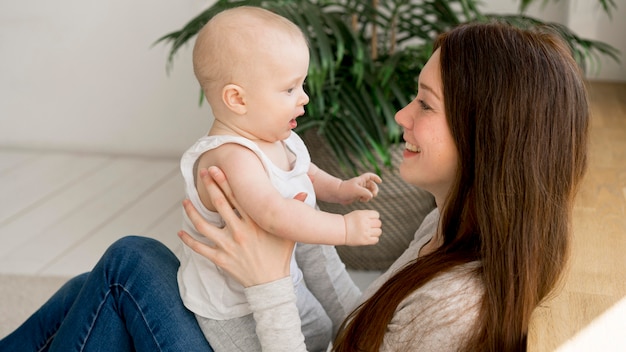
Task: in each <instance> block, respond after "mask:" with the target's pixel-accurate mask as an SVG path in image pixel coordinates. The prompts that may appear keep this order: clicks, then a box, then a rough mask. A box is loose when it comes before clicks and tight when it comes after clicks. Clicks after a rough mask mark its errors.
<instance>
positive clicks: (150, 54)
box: [0, 0, 626, 157]
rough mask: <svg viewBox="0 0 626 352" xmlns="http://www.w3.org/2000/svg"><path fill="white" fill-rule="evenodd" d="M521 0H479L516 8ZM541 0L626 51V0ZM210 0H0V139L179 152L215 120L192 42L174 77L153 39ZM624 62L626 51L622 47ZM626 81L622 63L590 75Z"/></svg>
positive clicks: (496, 7) (489, 7)
mask: <svg viewBox="0 0 626 352" xmlns="http://www.w3.org/2000/svg"><path fill="white" fill-rule="evenodd" d="M518 1H519V0H483V2H484V3H485V4H486V5H485V6H484V7H483V10H484V11H485V12H487V11H494V12H496V11H500V12H509V13H510V12H515V11H516V8H517V3H518ZM542 2H543V1H542V0H537V3H538V5H536V6H534V7H533V8H532V9H531V11H530V14H531V15H533V16H539V17H542V18H545V19H548V20H551V21H557V22H561V23H566V24H567V25H568V26H570V27H571V28H574V29H575V30H576V31H577V32H578V33H579V34H580V35H583V36H589V37H592V38H599V39H601V40H603V41H606V42H608V43H610V44H612V45H614V46H616V47H618V48H619V49H620V50H622V53H626V39H625V33H626V1H624V0H617V1H616V2H617V3H619V4H618V6H619V9H618V10H619V11H618V12H615V14H614V16H613V20H612V21H609V20H608V19H607V18H606V16H605V15H604V14H603V13H602V12H601V11H600V10H599V9H598V8H597V6H594V5H588V4H589V3H591V4H595V3H596V2H597V1H596V0H560V1H559V2H557V3H556V4H555V3H554V2H553V1H550V3H549V4H548V6H547V7H545V8H542V7H541V6H540V5H539V4H541V3H542ZM211 3H213V1H212V0H169V1H165V0H150V1H149V0H135V1H128V0H106V1H101V0H98V1H96V0H56V1H46V0H29V1H8V0H4V1H0V148H7V147H26V148H48V149H61V150H80V151H95V152H109V153H121V154H141V155H155V156H169V157H178V156H179V155H180V153H182V151H183V150H185V149H186V148H187V147H188V146H189V145H190V144H191V143H192V142H193V141H195V139H196V138H197V137H198V136H200V135H202V134H203V133H205V132H206V130H207V129H208V127H209V125H210V122H211V120H212V117H211V114H210V111H209V109H208V106H207V105H206V104H204V105H203V107H202V108H199V107H198V104H197V100H198V94H199V90H198V86H197V83H196V82H195V80H194V78H193V73H192V69H191V57H190V52H191V50H190V49H191V48H190V47H188V48H186V49H185V50H183V51H182V52H181V53H180V54H179V55H178V57H177V59H176V60H175V65H174V69H173V70H172V71H171V73H170V75H169V76H168V75H167V74H166V71H165V63H166V54H167V53H166V47H165V46H163V45H159V46H156V47H151V45H152V43H153V42H154V41H155V40H156V39H157V38H159V37H160V36H162V35H163V34H165V33H168V32H170V31H172V30H175V29H179V28H180V27H182V25H183V24H184V23H186V22H187V21H188V20H189V19H191V18H192V17H193V16H195V15H196V14H198V13H199V12H200V11H201V10H202V9H203V8H206V7H207V6H208V5H209V4H211ZM622 57H623V59H622V61H624V63H626V56H624V55H622ZM592 78H595V79H602V80H620V81H626V71H625V69H624V64H622V65H617V64H615V63H613V62H610V61H606V62H605V63H603V65H602V71H600V73H598V74H594V75H592Z"/></svg>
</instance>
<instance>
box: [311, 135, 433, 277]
mask: <svg viewBox="0 0 626 352" xmlns="http://www.w3.org/2000/svg"><path fill="white" fill-rule="evenodd" d="M301 136H302V139H303V140H304V142H305V144H306V145H307V147H308V149H309V153H310V154H311V160H312V162H313V163H315V164H316V165H317V166H318V167H319V168H321V169H322V170H324V171H326V172H328V173H329V174H331V175H334V176H337V177H339V178H341V179H344V180H345V179H348V178H351V177H353V175H352V174H351V173H349V172H348V171H347V170H345V169H343V168H342V167H341V166H340V165H339V163H338V162H337V159H336V157H335V156H334V154H333V153H332V150H331V148H330V147H329V146H328V145H327V144H326V142H325V141H324V140H323V139H322V138H320V137H319V136H318V135H317V134H316V133H315V131H313V130H309V131H307V132H305V133H304V134H301ZM403 149H404V146H403V145H400V144H397V145H393V146H392V166H393V168H392V169H391V170H389V169H387V168H383V170H382V174H381V175H380V176H381V177H382V179H383V183H382V184H380V185H379V189H380V191H379V193H378V196H377V197H376V198H374V199H373V200H371V201H369V202H367V203H361V202H355V203H352V204H349V205H341V204H333V203H325V202H319V201H318V205H319V207H320V209H321V210H323V211H326V212H330V213H336V214H346V213H349V212H351V211H353V210H357V209H373V210H377V211H378V212H379V213H380V217H381V220H382V223H383V227H382V228H383V234H382V236H381V237H380V241H379V242H378V243H377V244H376V245H372V246H360V247H351V246H337V252H338V253H339V256H340V257H341V259H342V260H343V262H344V263H345V264H346V267H347V268H349V269H353V270H386V269H387V268H388V267H389V266H390V265H391V264H392V263H393V262H394V261H395V260H396V259H397V258H398V257H399V256H400V255H401V254H402V253H403V252H404V250H405V249H406V248H407V247H408V244H409V242H411V240H412V239H413V236H414V234H415V231H416V230H417V228H418V227H419V225H420V224H421V223H422V220H423V219H424V217H425V216H426V215H427V214H428V213H429V212H430V211H431V210H432V209H434V208H435V202H434V198H433V196H432V195H431V194H430V193H428V192H426V191H424V190H422V189H420V188H417V187H415V186H412V185H409V184H407V183H406V182H404V181H403V180H402V179H401V178H400V174H399V172H398V171H397V170H398V165H399V164H400V162H401V161H402V151H403ZM366 171H371V170H364V169H361V168H360V167H359V169H358V172H359V173H363V172H366Z"/></svg>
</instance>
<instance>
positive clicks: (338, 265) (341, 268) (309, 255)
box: [296, 243, 361, 336]
mask: <svg viewBox="0 0 626 352" xmlns="http://www.w3.org/2000/svg"><path fill="white" fill-rule="evenodd" d="M296 261H297V262H298V266H299V267H300V270H302V274H303V275H304V281H305V282H306V284H307V286H308V287H309V289H310V290H311V292H312V294H313V295H314V296H315V297H316V298H317V300H318V301H319V302H320V303H321V304H322V306H323V307H324V310H325V311H326V313H327V314H328V316H329V317H330V319H331V320H332V322H333V336H334V334H336V333H337V330H338V329H339V326H340V325H341V323H342V322H343V320H344V319H345V318H346V316H347V315H348V314H349V313H350V312H352V310H354V309H355V308H356V305H357V302H358V300H359V298H360V297H361V291H360V290H359V288H358V287H357V286H356V285H355V284H354V282H353V281H352V278H351V277H350V275H349V274H348V272H347V271H346V266H345V265H344V264H343V262H342V261H341V259H340V258H339V255H337V251H336V250H335V247H334V246H326V245H319V244H305V243H298V244H297V245H296Z"/></svg>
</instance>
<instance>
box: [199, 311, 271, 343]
mask: <svg viewBox="0 0 626 352" xmlns="http://www.w3.org/2000/svg"><path fill="white" fill-rule="evenodd" d="M196 320H198V324H199V325H200V329H202V332H203V333H204V336H205V337H206V339H207V341H209V344H210V345H211V347H212V348H213V350H214V351H215V352H228V351H246V352H248V351H250V352H261V344H260V342H259V339H258V338H257V336H256V331H255V327H256V324H255V322H254V318H253V317H252V314H249V315H246V316H243V317H240V318H234V319H228V320H213V319H208V318H205V317H201V316H198V315H196Z"/></svg>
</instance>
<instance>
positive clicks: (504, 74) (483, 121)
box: [334, 23, 589, 351]
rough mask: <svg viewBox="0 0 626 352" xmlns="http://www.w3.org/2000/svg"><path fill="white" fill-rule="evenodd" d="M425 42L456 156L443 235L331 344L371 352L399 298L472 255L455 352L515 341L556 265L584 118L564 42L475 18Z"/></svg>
mask: <svg viewBox="0 0 626 352" xmlns="http://www.w3.org/2000/svg"><path fill="white" fill-rule="evenodd" d="M436 49H440V50H441V52H440V60H441V77H442V83H443V95H444V105H445V112H446V117H447V120H448V124H449V126H450V130H451V134H452V136H453V138H454V140H455V143H456V146H457V148H458V153H459V165H458V168H457V175H456V179H455V182H454V185H453V186H452V189H451V190H450V193H449V195H448V197H447V199H446V204H444V205H443V206H442V207H441V208H440V210H441V217H440V224H439V229H440V231H441V232H442V234H443V237H444V241H443V242H444V243H443V245H442V246H441V247H440V248H438V249H437V250H436V251H435V252H433V253H431V254H429V255H425V256H423V257H419V258H416V259H415V260H414V261H412V262H410V263H409V264H407V265H406V266H405V267H404V268H403V269H402V270H400V271H398V272H397V273H396V274H395V275H393V276H392V278H391V279H390V280H388V281H387V282H386V283H385V284H383V285H382V286H381V288H380V289H379V290H378V291H377V292H376V293H375V294H374V295H373V296H372V297H370V298H369V299H368V300H367V301H366V302H364V303H363V304H362V305H361V306H360V307H359V308H357V310H355V311H354V312H353V313H352V314H351V315H350V316H348V318H347V319H346V321H345V322H344V324H343V326H342V328H341V330H340V332H339V334H338V335H337V338H336V340H335V343H334V350H335V351H378V350H379V348H380V346H381V344H382V341H383V337H384V334H385V331H386V329H387V325H388V324H389V322H390V321H391V319H392V317H393V315H394V312H395V310H396V308H397V306H398V304H399V303H400V302H401V301H402V300H403V299H405V298H406V297H407V296H408V295H409V294H411V293H412V292H414V291H415V290H417V289H419V288H420V287H422V286H423V285H424V284H425V283H427V282H429V281H430V280H431V279H432V278H433V277H435V276H436V275H438V274H440V273H443V272H445V271H448V270H450V269H451V268H453V267H455V266H458V265H461V264H464V263H469V262H471V261H475V260H479V261H480V263H481V265H480V267H479V268H478V269H477V270H476V272H475V274H476V275H477V276H478V277H479V278H480V280H481V281H482V282H483V283H484V289H485V291H484V296H483V297H482V304H481V306H480V308H479V315H478V317H477V321H476V323H475V326H474V329H473V330H472V335H471V336H468V337H467V339H466V344H465V346H462V347H461V349H462V350H466V351H477V350H480V351H519V350H525V349H526V335H527V332H528V324H529V321H530V316H531V313H532V311H533V310H534V309H535V307H536V306H537V305H538V304H539V303H540V302H541V301H542V300H543V299H544V298H545V297H546V296H547V295H548V294H549V293H550V292H551V290H552V289H553V288H554V287H555V285H556V284H557V283H558V281H559V278H560V276H561V274H562V272H563V270H564V267H565V265H566V262H567V255H568V249H569V241H570V232H571V229H570V223H571V212H572V205H573V200H574V195H575V193H576V190H577V188H578V185H579V183H580V181H581V179H582V176H583V175H584V172H585V169H586V164H587V135H588V123H589V110H588V103H587V95H586V90H585V87H584V82H583V79H582V75H581V73H580V70H579V68H578V66H577V65H576V63H575V61H574V60H573V59H572V56H571V54H570V51H569V49H568V47H567V46H566V45H565V44H564V43H563V41H562V40H560V38H559V37H558V36H557V35H556V34H553V33H552V32H550V31H547V30H520V29H515V28H512V27H510V26H508V25H504V24H500V23H481V24H477V23H475V24H466V25H462V26H459V27H457V28H454V29H452V30H451V31H449V32H447V33H445V34H443V35H441V36H440V37H439V38H438V39H437V41H436V43H435V50H436Z"/></svg>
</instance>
